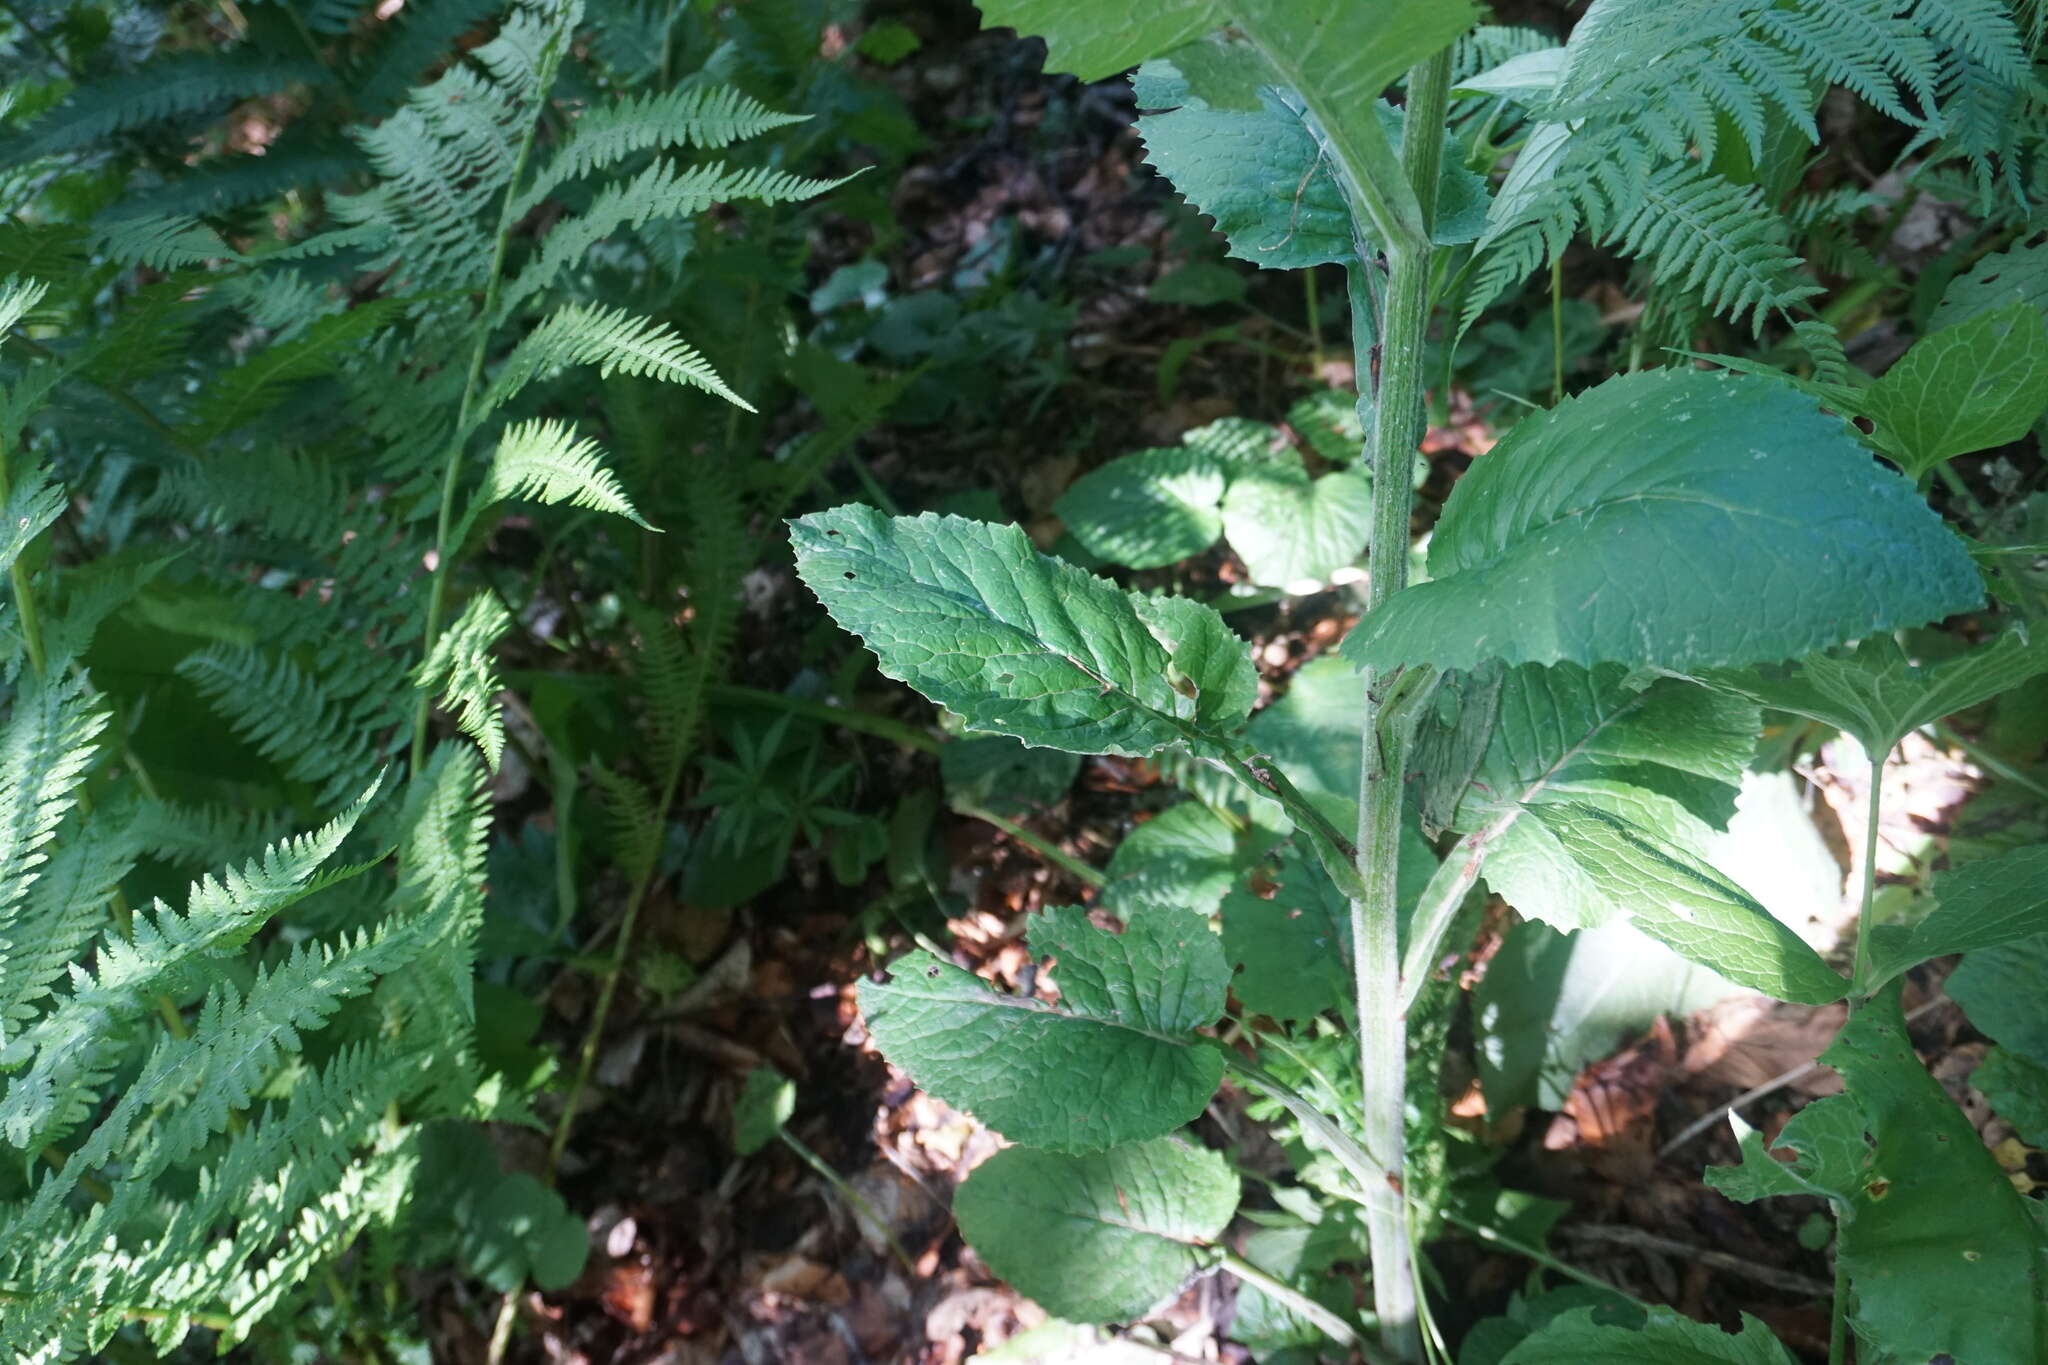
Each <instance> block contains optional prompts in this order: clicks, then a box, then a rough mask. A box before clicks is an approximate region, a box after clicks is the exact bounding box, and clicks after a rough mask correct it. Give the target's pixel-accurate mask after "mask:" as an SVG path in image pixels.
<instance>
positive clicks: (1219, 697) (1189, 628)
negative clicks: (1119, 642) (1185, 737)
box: [1131, 593, 1259, 735]
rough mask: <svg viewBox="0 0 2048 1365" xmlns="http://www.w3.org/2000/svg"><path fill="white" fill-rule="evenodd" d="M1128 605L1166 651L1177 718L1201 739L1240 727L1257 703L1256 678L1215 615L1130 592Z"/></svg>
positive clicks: (1182, 601)
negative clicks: (1189, 722) (1177, 699)
mask: <svg viewBox="0 0 2048 1365" xmlns="http://www.w3.org/2000/svg"><path fill="white" fill-rule="evenodd" d="M1131 606H1132V607H1133V608H1135V609H1136V611H1137V613H1138V619H1139V620H1141V621H1143V622H1144V623H1145V624H1146V626H1147V627H1149V628H1150V629H1151V631H1152V635H1153V637H1154V638H1155V639H1157V640H1158V641H1159V643H1160V644H1162V645H1164V646H1165V647H1166V651H1167V662H1168V664H1169V669H1168V672H1167V681H1168V682H1170V683H1171V684H1172V685H1173V688H1174V690H1175V691H1176V692H1178V693H1179V694H1180V695H1181V697H1182V701H1181V702H1179V703H1178V707H1179V714H1180V715H1181V716H1182V717H1184V718H1186V719H1190V720H1192V721H1193V722H1194V723H1195V725H1196V726H1197V727H1198V728H1199V729H1200V730H1201V731H1202V732H1203V733H1204V734H1205V735H1228V734H1231V733H1233V732H1235V731H1236V730H1237V728H1238V727H1239V726H1241V725H1243V724H1244V721H1245V718H1246V717H1247V716H1249V715H1250V714H1251V711H1252V704H1253V703H1254V702H1256V701H1258V699H1259V674H1258V670H1257V669H1255V668H1253V667H1252V650H1251V646H1250V645H1248V644H1246V643H1245V642H1244V640H1243V639H1241V638H1239V636H1238V634H1237V632H1236V631H1233V630H1232V629H1231V628H1230V626H1229V624H1228V623H1227V622H1225V621H1224V619H1223V617H1222V616H1221V614H1219V613H1218V612H1217V611H1216V609H1215V608H1214V607H1209V606H1205V605H1203V604H1202V603H1200V602H1197V601H1195V600H1194V599H1193V598H1190V597H1157V596H1152V595H1148V594H1145V593H1132V594H1131Z"/></svg>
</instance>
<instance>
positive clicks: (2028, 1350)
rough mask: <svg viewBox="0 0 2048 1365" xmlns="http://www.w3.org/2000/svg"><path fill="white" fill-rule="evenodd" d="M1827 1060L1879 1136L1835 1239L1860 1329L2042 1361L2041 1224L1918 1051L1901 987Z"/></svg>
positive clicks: (1879, 1339)
mask: <svg viewBox="0 0 2048 1365" xmlns="http://www.w3.org/2000/svg"><path fill="white" fill-rule="evenodd" d="M1821 1060H1822V1061H1823V1062H1825V1063H1827V1064H1828V1065H1829V1066H1832V1067H1834V1068H1835V1070H1837V1071H1839V1072H1840V1073H1841V1074H1842V1081H1843V1084H1844V1085H1845V1086H1846V1087H1847V1093H1848V1094H1849V1096H1850V1097H1851V1098H1853V1099H1854V1100H1855V1101H1856V1103H1857V1105H1858V1106H1859V1107H1860V1108H1861V1109H1862V1111H1863V1117H1864V1122H1865V1124H1866V1126H1867V1127H1868V1129H1869V1131H1870V1133H1871V1135H1872V1138H1873V1139H1874V1153H1873V1157H1872V1162H1871V1168H1870V1175H1869V1178H1868V1179H1866V1180H1865V1181H1864V1183H1863V1187H1862V1189H1861V1190H1860V1191H1859V1193H1858V1195H1857V1197H1856V1198H1855V1199H1854V1200H1853V1201H1851V1203H1850V1204H1849V1206H1848V1209H1847V1211H1846V1213H1845V1214H1844V1216H1843V1217H1842V1220H1841V1239H1840V1244H1839V1248H1838V1251H1837V1254H1838V1256H1839V1257H1840V1258H1841V1261H1842V1263H1843V1264H1844V1265H1846V1266H1847V1267H1848V1270H1849V1276H1850V1280H1851V1283H1852V1285H1853V1287H1854V1290H1855V1305H1854V1308H1853V1309H1852V1310H1851V1318H1850V1321H1851V1323H1852V1325H1853V1326H1854V1327H1855V1329H1856V1332H1857V1335H1858V1336H1859V1337H1860V1338H1862V1339H1863V1340H1865V1341H1867V1342H1869V1343H1870V1344H1871V1346H1872V1347H1873V1348H1881V1349H1882V1350H1884V1351H1886V1352H1888V1353H1890V1354H1891V1355H1893V1356H1895V1357H1897V1358H1899V1359H1903V1360H1932V1359H1934V1358H1935V1357H1936V1356H1939V1355H1942V1354H1944V1353H1946V1354H1947V1355H1950V1356H1952V1357H1953V1358H1954V1359H1956V1360H1957V1361H1968V1362H1970V1365H2031V1362H2036V1361H2039V1360H2040V1359H2041V1356H2040V1345H2039V1344H2040V1342H2041V1340H2042V1335H2041V1334H2042V1331H2043V1321H2042V1319H2043V1317H2044V1315H2048V1304H2044V1301H2043V1299H2042V1297H2041V1293H2040V1273H2039V1268H2038V1266H2037V1264H2036V1261H2037V1258H2038V1255H2039V1251H2038V1247H2039V1231H2038V1227H2037V1225H2036V1224H2035V1222H2034V1220H2033V1218H2032V1217H2031V1216H2030V1215H2029V1214H2028V1212H2027V1206H2026V1203H2025V1201H2023V1200H2022V1199H2021V1198H2020V1196H2019V1194H2018V1192H2017V1191H2015V1190H2014V1189H2013V1187H2012V1182H2011V1181H2009V1180H2007V1179H2006V1176H2005V1173H2004V1172H2003V1171H2001V1170H2000V1169H1999V1168H1998V1163H1997V1162H1995V1161H1993V1160H1992V1158H1991V1154H1990V1153H1989V1152H1987V1151H1986V1150H1985V1149H1984V1144H1983V1143H1982V1142H1981V1141H1980V1140H1979V1139H1978V1137H1977V1133H1976V1130H1975V1129H1974V1128H1972V1127H1971V1126H1970V1122H1969V1120H1968V1119H1966V1118H1965V1117H1964V1116H1963V1114H1962V1112H1961V1111H1960V1110H1958V1109H1957V1108H1956V1107H1955V1105H1954V1103H1953V1102H1951V1101H1950V1099H1949V1098H1948V1094H1947V1092H1946V1091H1944V1090H1943V1089H1942V1087H1941V1083H1940V1082H1939V1081H1936V1080H1935V1079H1934V1078H1933V1077H1932V1076H1930V1075H1928V1074H1927V1070H1926V1068H1925V1067H1923V1066H1922V1065H1921V1064H1920V1059H1919V1058H1918V1057H1916V1056H1915V1055H1914V1053H1913V1045H1912V1042H1911V1040H1910V1039H1908V1038H1907V1036H1906V1026H1905V1019H1904V1017H1903V1015H1902V1014H1901V1013H1900V1009H1899V1002H1898V996H1897V993H1896V992H1895V991H1894V992H1885V993H1884V994H1882V995H1881V996H1879V997H1878V998H1877V999H1875V1000H1873V1001H1871V1002H1870V1003H1869V1004H1868V1005H1867V1006H1865V1007H1864V1008H1863V1009H1861V1010H1859V1011H1858V1012H1857V1013H1856V1015H1855V1017H1853V1018H1852V1019H1851V1020H1850V1021H1849V1023H1848V1024H1847V1025H1846V1026H1845V1027H1844V1028H1843V1030H1842V1034H1841V1037H1840V1038H1838V1039H1837V1040H1836V1042H1835V1044H1834V1046H1833V1047H1831V1048H1829V1049H1828V1050H1827V1052H1825V1053H1823V1054H1822V1056H1821Z"/></svg>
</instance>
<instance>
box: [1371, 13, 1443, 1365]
mask: <svg viewBox="0 0 2048 1365" xmlns="http://www.w3.org/2000/svg"><path fill="white" fill-rule="evenodd" d="M1450 63H1451V54H1450V52H1449V50H1448V49H1446V50H1445V51H1443V52H1439V53H1437V54H1436V55H1435V56H1434V57H1431V58H1430V59H1428V60H1427V61H1425V62H1422V63H1421V64H1419V65H1418V66H1416V67H1415V68H1414V69H1413V70H1412V71H1410V72H1409V74H1408V115H1407V120H1406V123H1405V132H1404V134H1403V138H1402V147H1401V170H1402V173H1403V174H1404V176H1405V177H1406V179H1407V188H1408V189H1409V190H1410V191H1411V192H1412V193H1413V194H1414V196H1415V198H1416V200H1417V202H1418V203H1419V204H1420V205H1421V209H1422V229H1423V232H1422V236H1421V238H1420V240H1414V239H1411V240H1409V241H1406V242H1394V241H1390V242H1389V243H1388V253H1387V257H1388V281H1387V301H1386V313H1385V317H1384V318H1383V320H1382V323H1381V327H1380V352H1379V385H1378V393H1377V395H1376V400H1377V401H1375V402H1374V404H1373V441H1372V475H1373V480H1372V511H1373V515H1372V577H1371V579H1370V582H1369V584H1368V587H1367V592H1366V605H1367V608H1368V609H1369V610H1370V609H1374V608H1378V607H1379V606H1381V605H1383V604H1384V603H1385V602H1386V601H1387V600H1388V599H1389V598H1391V597H1392V596H1393V595H1394V594H1395V593H1397V592H1399V591H1400V590H1401V589H1402V588H1403V587H1404V586H1406V584H1407V581H1408V518H1409V513H1410V510H1411V504H1412V498H1413V494H1412V490H1411V488H1410V480H1409V467H1410V465H1411V464H1412V463H1413V462H1414V459H1415V452H1416V449H1417V448H1418V447H1419V446H1420V445H1421V444H1422V432H1423V408H1422V402H1423V373H1422V370H1423V343H1424V340H1425V334H1426V331H1427V328H1428V322H1429V278H1430V267H1431V264H1432V261H1431V252H1430V247H1429V241H1428V230H1429V226H1430V223H1431V221H1432V219H1433V216H1434V212H1435V197H1436V181H1437V174H1438V171H1439V170H1440V169H1441V167H1442V163H1443V129H1444V112H1445V108H1446V106H1447V104H1448V102H1449V98H1450V72H1451V66H1450ZM1356 287H1357V284H1356V283H1354V284H1353V288H1356ZM1358 360H1359V362H1360V365H1359V373H1360V375H1361V376H1364V375H1367V374H1370V373H1371V370H1370V357H1369V356H1360V357H1358ZM1361 388H1363V383H1361ZM1393 682H1394V679H1393V677H1392V676H1391V675H1388V674H1386V673H1383V672H1382V671H1381V670H1378V669H1367V670H1365V687H1364V698H1363V701H1364V707H1363V710H1364V714H1363V720H1364V726H1363V731H1362V740H1361V742H1362V745H1363V750H1364V752H1363V753H1362V754H1361V763H1360V770H1359V788H1358V839H1357V846H1358V880H1359V882H1360V883H1362V886H1361V888H1360V890H1361V891H1362V893H1363V894H1360V895H1355V896H1354V898H1353V899H1352V901H1351V942H1352V952H1353V971H1354V984H1355V987H1356V993H1357V1001H1358V1058H1359V1070H1360V1076H1361V1089H1362V1092H1363V1093H1362V1097H1361V1098H1362V1105H1363V1111H1364V1127H1363V1132H1364V1135H1365V1146H1366V1148H1367V1149H1368V1150H1370V1151H1377V1152H1381V1153H1383V1154H1384V1155H1385V1159H1386V1162H1387V1165H1388V1168H1389V1183H1390V1184H1395V1185H1396V1187H1397V1188H1399V1180H1400V1175H1401V1172H1402V1170H1403V1166H1404V1163H1403V1154H1404V1152H1405V1151H1406V1147H1407V1131H1406V1129H1407V1066H1408V1040H1407V1028H1406V1022H1405V1020H1404V1017H1403V1014H1402V1009H1401V944H1400V928H1399V893H1398V885H1399V877H1400V863H1399V858H1400V846H1401V804H1402V803H1401V795H1402V787H1403V780H1402V779H1403V776H1404V774H1405V773H1406V771H1407V763H1408V737H1409V734H1410V730H1411V727H1410V726H1409V724H1407V722H1406V720H1405V718H1389V717H1387V716H1385V715H1384V707H1383V704H1384V703H1385V702H1387V701H1388V700H1389V698H1388V693H1389V691H1390V690H1391V686H1392V684H1393ZM1389 720H1391V723H1388V722H1389ZM1366 1228H1367V1232H1368V1235H1369V1239H1370V1244H1371V1251H1372V1287H1373V1306H1374V1309H1375V1311H1376V1313H1377V1315H1378V1318H1379V1324H1380V1341H1381V1344H1382V1345H1383V1346H1384V1347H1385V1349H1386V1351H1387V1352H1388V1354H1390V1355H1392V1356H1393V1357H1394V1358H1395V1359H1397V1360H1415V1359H1417V1358H1418V1357H1419V1356H1420V1355H1421V1351H1422V1337H1421V1332H1420V1330H1419V1324H1418V1322H1417V1313H1416V1303H1417V1290H1416V1284H1415V1266H1414V1257H1413V1249H1412V1246H1411V1243H1410V1239H1409V1233H1408V1217H1407V1208H1406V1203H1405V1200H1396V1201H1393V1202H1391V1203H1389V1204H1384V1205H1382V1204H1374V1205H1372V1206H1370V1207H1368V1208H1367V1210H1366Z"/></svg>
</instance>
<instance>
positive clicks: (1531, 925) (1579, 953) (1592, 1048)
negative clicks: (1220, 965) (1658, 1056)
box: [1225, 821, 1736, 1113]
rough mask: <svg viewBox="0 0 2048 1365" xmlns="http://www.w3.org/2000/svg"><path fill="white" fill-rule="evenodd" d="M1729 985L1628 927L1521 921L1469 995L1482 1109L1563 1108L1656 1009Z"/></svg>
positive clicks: (1694, 1001) (1696, 1000)
mask: <svg viewBox="0 0 2048 1365" xmlns="http://www.w3.org/2000/svg"><path fill="white" fill-rule="evenodd" d="M1530 823H1531V824H1532V825H1533V824H1534V823H1535V822H1534V821H1531V822H1530ZM1228 913H1229V910H1228V907H1227V906H1226V908H1225V914H1226V916H1227V915H1228ZM1228 923H1229V921H1228V919H1227V918H1226V920H1225V925H1226V927H1227V926H1228ZM1226 946H1228V945H1227V942H1226ZM1735 990H1736V987H1735V986H1733V985H1732V984H1730V983H1729V982H1728V981H1727V980H1725V979H1723V978H1722V977H1719V976H1716V975H1715V974H1714V973H1713V972H1710V971H1708V970H1707V969H1706V968H1705V967H1702V966H1700V965H1699V964H1697V963H1694V962H1688V961H1686V960H1685V959H1684V958H1682V957H1680V956H1679V955H1678V954H1677V953H1674V952H1672V951H1671V950H1670V949H1669V948H1666V947H1665V946H1664V945H1663V944H1661V943H1658V942H1657V941H1656V940H1655V939H1652V938H1650V937H1648V936H1647V935H1645V934H1644V933H1643V932H1642V931H1641V930H1640V929H1637V928H1635V927H1634V926H1632V925H1629V924H1624V923H1616V924H1603V925H1601V926H1600V927H1599V928H1597V929H1579V930H1575V931H1572V932H1570V933H1560V932H1559V931H1557V930H1555V929H1553V928H1551V927H1550V926H1549V925H1547V924H1543V923H1540V922H1538V921H1536V920H1533V919H1532V920H1525V921H1523V922H1522V923H1520V924H1517V925H1515V926H1514V927H1513V928H1512V929H1510V930H1508V934H1507V938H1506V939H1505V940H1504V941H1503V942H1502V944H1501V946H1500V950H1499V951H1498V952H1497V953H1495V954H1494V956H1493V958H1492V960H1491V961H1490V962H1489V963H1488V964H1487V968H1486V975H1485V976H1484V977H1483V978H1481V980H1480V982H1479V985H1478V986H1477V987H1476V988H1475V989H1474V991H1473V993H1472V1020H1473V1030H1474V1033H1475V1035H1476V1037H1475V1040H1474V1042H1475V1047H1474V1054H1475V1060H1476V1061H1477V1063H1478V1067H1479V1080H1480V1084H1481V1085H1482V1086H1484V1087H1485V1091H1486V1104H1487V1109H1488V1110H1489V1111H1490V1112H1493V1113H1505V1112H1507V1111H1508V1110H1509V1109H1512V1108H1513V1107H1515V1106H1516V1105H1522V1104H1534V1105H1539V1106H1541V1107H1542V1108H1545V1109H1562V1108H1563V1107H1564V1101H1565V1097H1566V1096H1567V1095H1568V1094H1570V1093H1571V1088H1572V1082H1573V1081H1574V1080H1575V1079H1576V1078H1577V1076H1578V1074H1579V1072H1580V1071H1581V1070H1582V1069H1583V1068H1584V1067H1585V1066H1586V1064H1587V1063H1589V1062H1594V1061H1598V1060H1599V1059H1600V1058H1602V1057H1606V1056H1609V1055H1611V1054H1612V1053H1613V1051H1614V1049H1615V1048H1616V1047H1618V1046H1620V1045H1621V1044H1622V1043H1623V1042H1624V1041H1626V1040H1627V1039H1629V1038H1632V1037H1636V1036H1639V1035H1640V1034H1641V1033H1642V1031H1643V1030H1644V1029H1645V1028H1647V1027H1649V1025H1650V1024H1651V1023H1652V1022H1653V1021H1654V1020H1656V1019H1657V1018H1658V1017H1659V1016H1660V1015H1675V1016H1677V1017H1680V1018H1683V1017H1685V1016H1686V1015H1688V1014H1691V1013H1692V1012H1693V1011H1694V1010H1699V1009H1705V1008H1706V1007H1707V1006H1709V1005H1711V1004H1713V1003H1714V1002H1715V1001H1717V1000H1722V999H1725V998H1727V997H1728V996H1729V995H1732V994H1734V993H1735ZM1240 994H1242V992H1241V991H1240Z"/></svg>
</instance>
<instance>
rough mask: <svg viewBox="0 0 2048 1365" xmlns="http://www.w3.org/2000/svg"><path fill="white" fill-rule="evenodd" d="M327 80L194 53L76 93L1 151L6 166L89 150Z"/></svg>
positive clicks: (316, 73)
mask: <svg viewBox="0 0 2048 1365" xmlns="http://www.w3.org/2000/svg"><path fill="white" fill-rule="evenodd" d="M326 78H327V70H326V68H325V67H322V66H320V65H318V64H317V63H313V62H305V61H282V60H279V59H277V58H275V57H271V56H268V55H265V54H255V53H249V52H235V53H227V54H221V53H213V52H195V53H192V54H190V55H181V56H176V57H166V58H163V59H161V60H159V61H154V62H150V63H148V64H146V65H144V66H143V67H142V68H141V69H140V70H137V71H129V72H123V73H121V74H120V75H118V76H110V77H107V78H105V79H104V80H101V81H99V82H96V83H94V84H91V85H85V86H81V87H79V89H77V90H76V91H74V92H73V93H72V95H71V98H70V99H68V100H66V101H65V102H64V103H63V104H61V105H59V106H58V107H57V108H55V109H53V110H51V111H50V112H49V113H48V114H45V115H44V116H43V117H42V118H40V119H38V120H36V122H35V123H33V124H31V125H30V126H29V127H28V128H26V129H24V130H23V132H22V134H21V135H20V136H19V137H18V138H15V139H11V140H10V142H9V143H8V144H7V145H6V147H5V151H4V156H5V158H6V159H7V160H8V161H10V162H15V161H30V160H34V159H36V158H38V157H45V156H54V155H57V154H59V153H63V152H71V151H77V150H79V149H81V148H85V147H89V146H91V145H92V144H94V143H96V142H99V141H101V140H102V139H105V138H108V137H111V136H113V135H114V134H116V133H120V132H125V131H127V130H129V129H132V128H140V127H143V126H144V125H146V124H151V123H162V122H165V121H167V120H170V119H174V118H178V117H181V116H185V115H192V114H200V113H206V112H211V111H214V110H224V109H226V108H227V106H228V105H230V104H231V103H233V102H234V101H236V100H244V99H248V98H249V97H251V96H253V95H269V94H275V93H276V92H278V91H280V90H284V89H286V88H287V87H289V86H292V85H300V84H306V85H313V84H319V83H321V82H323V81H324V80H325V79H326Z"/></svg>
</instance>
